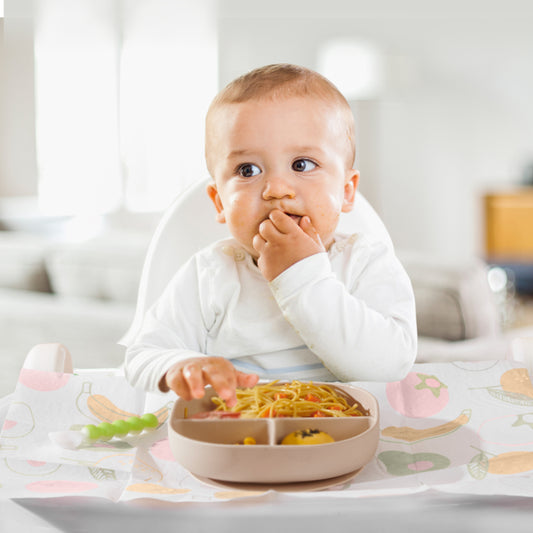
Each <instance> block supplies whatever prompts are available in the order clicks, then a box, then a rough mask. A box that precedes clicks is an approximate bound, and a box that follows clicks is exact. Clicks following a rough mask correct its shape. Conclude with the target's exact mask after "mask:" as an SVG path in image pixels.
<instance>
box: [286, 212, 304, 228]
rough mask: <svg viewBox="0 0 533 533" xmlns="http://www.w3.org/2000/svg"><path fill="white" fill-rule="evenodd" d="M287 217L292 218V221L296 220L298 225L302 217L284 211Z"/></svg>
mask: <svg viewBox="0 0 533 533" xmlns="http://www.w3.org/2000/svg"><path fill="white" fill-rule="evenodd" d="M285 214H286V215H287V216H288V217H290V218H292V219H293V220H294V222H296V224H298V225H300V220H301V219H302V217H301V216H299V215H293V214H291V213H287V212H286V213H285Z"/></svg>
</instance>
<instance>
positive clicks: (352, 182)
mask: <svg viewBox="0 0 533 533" xmlns="http://www.w3.org/2000/svg"><path fill="white" fill-rule="evenodd" d="M358 182H359V171H358V170H355V169H353V168H352V169H350V170H349V171H348V173H347V175H346V181H345V183H344V199H343V201H342V212H343V213H348V212H349V211H351V210H352V208H353V203H354V200H355V191H356V190H357V183H358Z"/></svg>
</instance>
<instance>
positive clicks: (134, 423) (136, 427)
mask: <svg viewBox="0 0 533 533" xmlns="http://www.w3.org/2000/svg"><path fill="white" fill-rule="evenodd" d="M126 422H127V423H128V425H129V426H130V431H142V430H143V429H144V422H143V421H142V420H141V419H140V418H139V417H138V416H130V417H129V418H128V420H126Z"/></svg>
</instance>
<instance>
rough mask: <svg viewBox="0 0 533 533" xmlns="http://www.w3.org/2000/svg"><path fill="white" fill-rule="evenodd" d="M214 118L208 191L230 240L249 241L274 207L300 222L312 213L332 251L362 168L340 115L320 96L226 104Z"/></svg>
mask: <svg viewBox="0 0 533 533" xmlns="http://www.w3.org/2000/svg"><path fill="white" fill-rule="evenodd" d="M216 113H217V114H216V115H215V116H214V120H213V127H214V129H215V135H213V136H212V139H213V142H212V148H213V152H212V153H211V157H210V160H211V162H212V164H211V171H212V173H213V177H214V180H215V184H214V185H213V186H211V187H210V188H209V189H208V193H209V195H210V197H211V199H212V200H213V202H214V204H215V207H216V209H217V220H218V221H219V222H223V223H224V222H225V223H227V224H228V226H229V230H230V232H231V234H232V235H233V237H234V238H235V239H236V240H237V241H239V243H240V244H241V245H242V246H243V247H244V248H245V249H246V250H247V251H248V252H249V253H250V254H252V256H254V257H257V252H256V251H255V250H254V248H253V246H252V240H253V237H254V235H255V234H256V233H257V232H258V228H259V224H261V222H262V221H263V220H265V219H267V218H268V216H269V213H270V212H271V211H272V210H273V209H279V210H281V211H283V212H284V213H285V214H286V215H287V216H289V217H291V218H292V219H293V220H295V221H296V222H298V223H299V221H300V219H301V217H303V216H304V215H307V216H309V218H310V219H311V222H312V224H313V225H314V226H315V228H316V229H317V231H318V233H319V235H320V237H321V239H322V242H323V244H324V246H325V247H326V249H327V248H329V246H331V244H332V242H333V235H334V232H335V229H336V227H337V223H338V220H339V216H340V213H341V212H343V211H349V210H350V209H351V208H352V204H353V199H354V194H355V188H356V186H357V179H358V176H359V174H358V172H357V171H356V170H354V169H352V168H351V165H350V164H349V163H348V154H349V143H348V139H347V135H346V129H345V124H344V122H343V121H342V120H341V115H340V112H338V111H337V110H336V109H335V108H334V107H333V106H330V105H328V104H326V103H324V102H322V101H321V100H318V99H311V98H302V97H291V98H286V99H281V100H279V101H268V100H266V101H249V102H245V103H241V104H229V105H225V106H224V107H222V108H221V109H219V110H218V111H216Z"/></svg>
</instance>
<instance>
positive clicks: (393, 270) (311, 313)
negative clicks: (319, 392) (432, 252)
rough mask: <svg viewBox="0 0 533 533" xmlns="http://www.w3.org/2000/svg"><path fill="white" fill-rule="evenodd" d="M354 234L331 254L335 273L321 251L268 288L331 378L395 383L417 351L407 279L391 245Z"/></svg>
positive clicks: (411, 293)
mask: <svg viewBox="0 0 533 533" xmlns="http://www.w3.org/2000/svg"><path fill="white" fill-rule="evenodd" d="M359 239H360V240H359V241H358V242H356V244H355V245H353V246H352V245H351V244H347V243H341V245H340V247H341V248H342V247H343V246H344V247H345V251H344V252H342V250H339V251H337V252H334V255H335V257H333V258H332V261H336V264H337V265H338V266H337V267H336V270H335V273H334V272H333V271H332V264H331V263H330V260H329V258H328V256H327V255H326V254H316V255H313V256H310V257H308V258H306V259H305V260H302V261H300V262H299V263H297V264H295V265H293V266H292V267H291V268H289V269H287V270H285V271H284V272H283V273H282V274H280V275H279V276H278V277H277V278H276V279H274V280H273V281H272V282H271V283H270V287H271V290H272V293H273V294H274V297H275V298H276V301H277V303H278V305H279V307H280V309H281V311H282V313H283V315H284V317H285V318H286V320H287V321H288V322H289V323H290V324H291V325H292V326H293V328H294V329H295V330H296V331H297V332H298V334H299V336H300V337H301V338H302V340H303V342H304V343H305V344H306V345H307V346H308V347H309V349H310V350H311V351H313V352H314V353H315V354H316V355H317V356H318V357H319V358H320V359H321V361H322V362H323V364H324V365H325V366H326V367H327V368H328V369H329V370H330V371H331V372H332V373H333V374H334V375H335V376H337V378H338V379H340V380H343V381H375V380H378V381H396V380H399V379H402V378H403V377H404V376H405V374H406V373H407V372H408V370H409V368H411V365H412V363H413V362H414V358H415V355H416V343H417V340H416V317H415V305H414V296H413V292H412V288H411V284H410V281H409V278H408V277H407V274H406V273H405V271H404V269H403V267H402V266H401V264H400V263H399V261H398V260H397V259H396V257H395V256H394V253H393V251H392V250H390V249H389V248H388V247H387V246H386V245H384V244H382V243H376V242H372V243H371V242H368V241H366V242H364V241H365V239H364V237H360V238H359ZM361 240H362V241H363V242H362V243H361Z"/></svg>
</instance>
